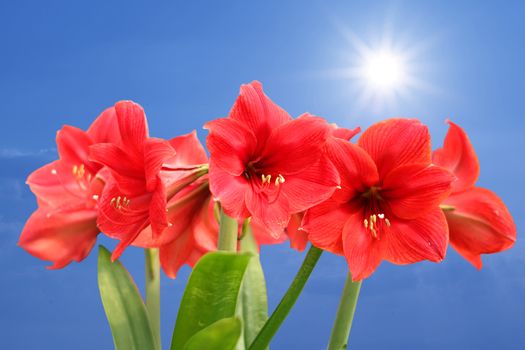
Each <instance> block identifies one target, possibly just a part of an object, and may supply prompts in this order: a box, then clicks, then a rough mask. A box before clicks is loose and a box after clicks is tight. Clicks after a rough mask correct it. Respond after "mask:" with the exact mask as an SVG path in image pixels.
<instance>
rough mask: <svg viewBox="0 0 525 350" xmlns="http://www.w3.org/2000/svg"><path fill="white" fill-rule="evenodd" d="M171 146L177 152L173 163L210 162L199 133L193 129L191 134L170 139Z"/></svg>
mask: <svg viewBox="0 0 525 350" xmlns="http://www.w3.org/2000/svg"><path fill="white" fill-rule="evenodd" d="M169 143H170V144H171V147H173V149H175V152H176V153H177V154H176V155H175V159H174V162H173V164H171V165H174V166H176V165H190V164H204V163H208V156H207V155H206V151H205V150H204V147H202V144H201V143H200V141H199V139H198V138H197V133H196V132H195V130H194V131H192V132H191V133H189V134H186V135H181V136H177V137H175V138H173V139H171V140H169Z"/></svg>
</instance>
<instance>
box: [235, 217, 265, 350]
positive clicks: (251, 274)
mask: <svg viewBox="0 0 525 350" xmlns="http://www.w3.org/2000/svg"><path fill="white" fill-rule="evenodd" d="M243 229H244V231H245V232H244V235H243V238H242V240H241V251H242V252H251V253H253V254H254V257H253V258H252V259H251V260H250V263H249V264H248V268H247V269H246V273H245V275H244V280H243V282H242V286H241V295H240V304H241V305H240V308H239V309H240V311H241V314H240V315H241V316H242V323H243V338H244V347H240V346H239V348H240V349H244V348H246V349H247V348H248V346H249V345H250V344H251V343H252V341H253V340H254V339H255V336H256V335H257V334H258V333H259V331H260V330H261V328H262V327H263V326H264V323H265V322H266V320H267V319H268V296H267V294H266V281H265V279H264V273H263V269H262V266H261V261H260V259H259V249H258V247H257V242H256V241H255V238H254V237H253V233H252V230H251V227H250V225H249V224H248V223H245V225H244V227H243Z"/></svg>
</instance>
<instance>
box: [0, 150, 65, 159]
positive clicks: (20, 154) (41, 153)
mask: <svg viewBox="0 0 525 350" xmlns="http://www.w3.org/2000/svg"><path fill="white" fill-rule="evenodd" d="M54 154H56V148H42V149H39V150H23V149H18V148H0V158H2V159H13V158H27V157H46V158H47V157H50V156H53V155H54Z"/></svg>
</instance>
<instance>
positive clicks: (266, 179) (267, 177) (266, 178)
mask: <svg viewBox="0 0 525 350" xmlns="http://www.w3.org/2000/svg"><path fill="white" fill-rule="evenodd" d="M261 180H262V183H263V184H265V183H267V182H268V183H270V182H271V181H272V175H264V174H261Z"/></svg>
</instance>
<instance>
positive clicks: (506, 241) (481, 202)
mask: <svg viewBox="0 0 525 350" xmlns="http://www.w3.org/2000/svg"><path fill="white" fill-rule="evenodd" d="M445 204H447V205H451V206H453V207H454V208H455V209H454V210H451V211H449V210H447V211H446V212H445V214H446V217H447V221H448V226H449V229H450V243H451V244H452V246H453V247H454V248H455V249H456V250H457V251H458V252H459V253H460V254H461V255H462V256H463V257H464V258H465V259H467V260H468V261H470V262H471V263H472V264H473V265H474V266H476V267H477V268H481V266H482V264H481V259H480V254H490V253H497V252H500V251H503V250H506V249H509V248H510V247H512V246H513V245H514V242H515V240H516V225H515V224H514V220H513V219H512V216H511V215H510V213H509V211H508V209H507V207H506V206H505V204H504V203H503V201H502V200H501V199H500V198H499V197H498V196H497V195H496V194H494V193H493V192H491V191H489V190H487V189H484V188H479V187H474V188H472V189H470V190H468V191H465V192H460V193H457V194H453V195H451V196H450V197H449V198H447V200H446V201H445Z"/></svg>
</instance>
